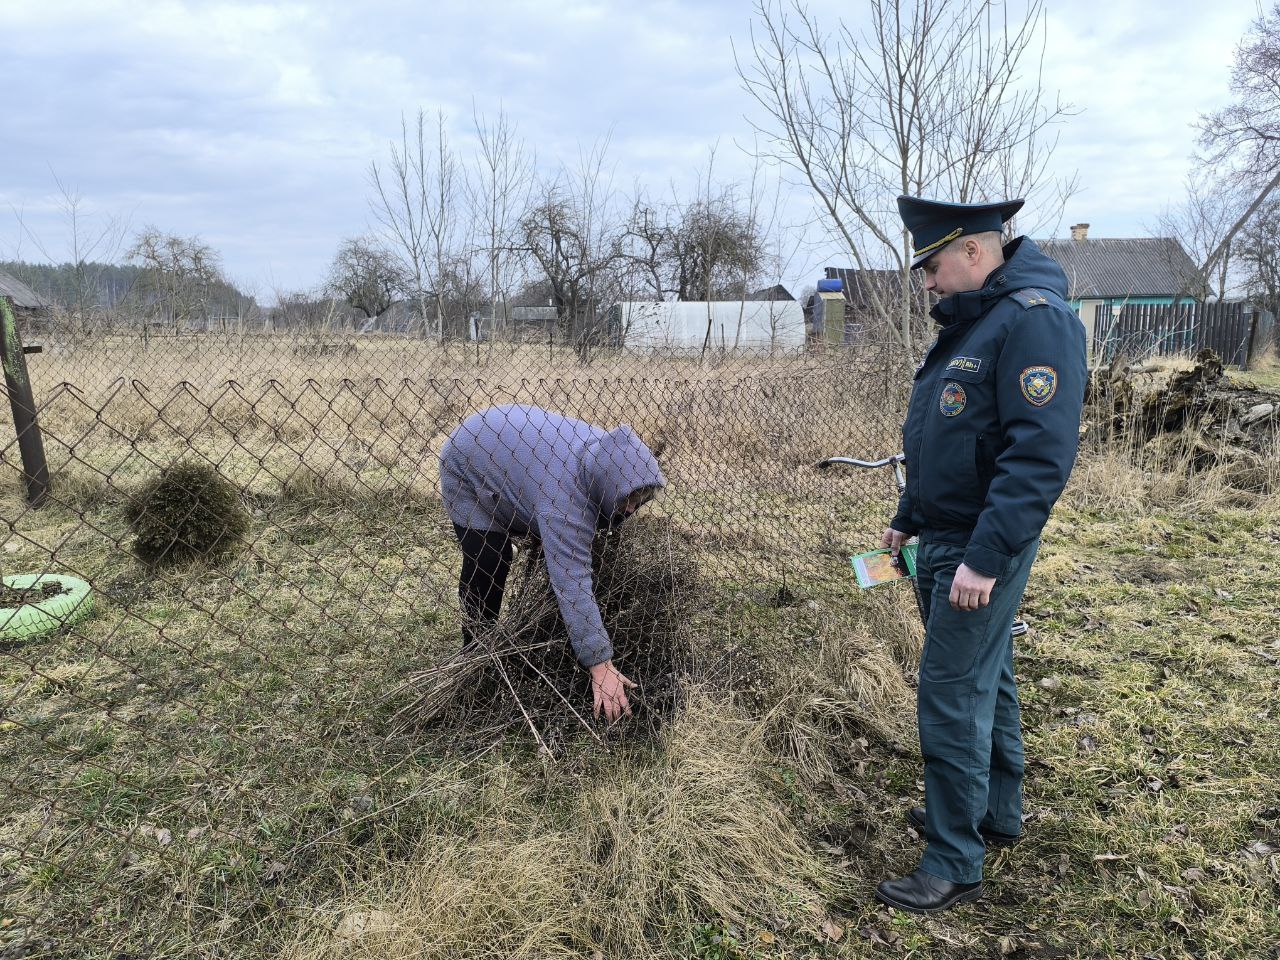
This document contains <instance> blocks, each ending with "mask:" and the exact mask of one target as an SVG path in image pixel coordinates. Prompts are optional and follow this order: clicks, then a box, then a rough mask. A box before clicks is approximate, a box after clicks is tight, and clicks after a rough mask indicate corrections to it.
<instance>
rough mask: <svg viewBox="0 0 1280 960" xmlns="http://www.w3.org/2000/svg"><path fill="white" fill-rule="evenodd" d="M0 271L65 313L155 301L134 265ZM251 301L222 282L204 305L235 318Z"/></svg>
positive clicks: (10, 265)
mask: <svg viewBox="0 0 1280 960" xmlns="http://www.w3.org/2000/svg"><path fill="white" fill-rule="evenodd" d="M0 270H3V271H4V272H5V273H7V274H9V275H10V276H13V277H16V278H17V279H19V280H21V281H22V282H23V283H25V284H26V285H27V286H28V287H30V288H31V289H32V290H34V291H35V292H36V293H37V294H39V295H40V296H41V297H42V298H44V299H45V300H47V301H48V302H49V303H51V304H53V305H55V306H58V307H62V308H63V309H65V310H75V309H81V310H93V309H97V310H116V309H125V310H127V309H129V308H130V307H131V306H132V307H139V308H140V307H145V306H146V305H147V304H149V303H151V302H153V301H154V299H155V293H154V285H153V284H149V283H148V282H147V281H148V270H147V268H146V267H142V266H137V265H135V264H128V263H96V262H86V263H80V264H75V263H57V264H54V263H26V262H25V261H22V260H0ZM253 302H254V300H253V297H251V296H250V295H248V294H246V293H242V292H241V291H240V290H238V289H236V287H235V286H233V285H232V284H230V283H227V282H225V281H223V280H220V279H219V280H215V281H213V282H212V283H211V284H210V289H209V295H208V304H209V306H210V307H211V310H210V312H211V313H212V314H214V315H223V314H231V315H235V314H237V313H238V312H243V310H244V309H245V305H246V304H252V303H253Z"/></svg>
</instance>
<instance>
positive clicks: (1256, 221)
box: [1236, 199, 1280, 314]
mask: <svg viewBox="0 0 1280 960" xmlns="http://www.w3.org/2000/svg"><path fill="white" fill-rule="evenodd" d="M1239 236H1240V238H1241V243H1240V244H1239V252H1238V253H1237V254H1236V260H1237V268H1238V273H1239V277H1240V282H1241V285H1242V286H1243V288H1244V292H1245V295H1246V296H1248V298H1249V299H1250V301H1252V302H1253V303H1254V304H1256V305H1257V306H1259V307H1262V308H1263V309H1264V310H1269V311H1270V312H1271V313H1273V314H1280V202H1278V201H1276V200H1275V199H1272V200H1270V201H1268V202H1267V203H1264V204H1263V205H1262V206H1261V207H1260V208H1259V209H1258V211H1257V212H1256V213H1255V214H1254V215H1253V216H1252V217H1251V218H1250V219H1249V221H1248V222H1247V223H1246V224H1245V225H1244V227H1243V228H1242V229H1241V231H1240V234H1239Z"/></svg>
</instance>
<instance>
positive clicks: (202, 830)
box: [187, 827, 209, 840]
mask: <svg viewBox="0 0 1280 960" xmlns="http://www.w3.org/2000/svg"><path fill="white" fill-rule="evenodd" d="M208 832H209V828H208V827H192V828H191V829H190V830H188V831H187V839H188V840H199V839H200V838H201V837H203V836H204V835H205V834H206V833H208Z"/></svg>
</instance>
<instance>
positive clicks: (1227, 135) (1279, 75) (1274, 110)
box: [1200, 3, 1280, 282]
mask: <svg viewBox="0 0 1280 960" xmlns="http://www.w3.org/2000/svg"><path fill="white" fill-rule="evenodd" d="M1231 92H1232V93H1233V94H1235V97H1236V99H1235V102H1233V103H1232V104H1230V105H1229V106H1226V107H1224V108H1223V109H1221V110H1219V111H1217V112H1215V113H1210V114H1206V115H1204V116H1203V117H1201V119H1200V146H1201V147H1202V148H1203V149H1204V150H1205V155H1204V156H1203V157H1202V158H1201V163H1202V164H1203V166H1204V168H1205V175H1206V176H1208V177H1212V178H1215V179H1217V180H1219V181H1220V182H1221V183H1223V184H1225V185H1228V186H1226V187H1225V189H1231V188H1232V187H1235V188H1237V189H1240V190H1241V191H1242V192H1243V193H1244V194H1246V195H1248V196H1251V197H1252V199H1251V200H1250V201H1249V202H1248V203H1247V204H1242V205H1241V206H1242V207H1243V209H1242V210H1241V211H1239V215H1238V216H1237V217H1236V218H1235V220H1234V221H1233V222H1232V224H1231V226H1230V227H1228V228H1227V229H1226V230H1224V231H1223V232H1222V236H1221V237H1220V238H1219V240H1218V243H1217V244H1216V245H1215V246H1214V247H1213V249H1212V250H1210V251H1209V252H1208V254H1207V255H1206V256H1205V258H1204V259H1203V261H1202V263H1201V268H1200V275H1201V276H1200V279H1201V280H1202V281H1204V282H1207V280H1208V278H1209V276H1210V275H1211V274H1212V272H1213V271H1214V269H1215V268H1216V267H1217V266H1218V264H1219V262H1220V261H1221V260H1225V259H1227V251H1228V250H1229V249H1230V247H1231V243H1232V241H1233V240H1234V239H1235V236H1236V234H1237V233H1239V232H1240V230H1241V229H1243V228H1244V226H1245V224H1247V223H1248V222H1249V221H1250V220H1251V219H1252V218H1253V217H1254V216H1255V215H1256V214H1258V213H1259V211H1261V210H1262V208H1263V205H1264V204H1265V203H1266V201H1267V199H1268V198H1269V197H1270V196H1271V195H1272V193H1273V192H1274V191H1275V190H1276V188H1277V187H1280V3H1275V4H1273V5H1272V6H1271V8H1270V9H1269V10H1268V11H1267V12H1266V13H1264V14H1262V15H1260V16H1259V17H1258V18H1257V19H1256V20H1254V21H1253V24H1252V25H1251V26H1250V29H1249V33H1248V34H1247V35H1246V36H1245V38H1244V39H1243V40H1242V41H1241V42H1240V45H1239V46H1238V47H1237V48H1236V54H1235V65H1234V67H1233V68H1232V71H1231Z"/></svg>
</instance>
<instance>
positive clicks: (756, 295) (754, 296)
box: [743, 283, 795, 301]
mask: <svg viewBox="0 0 1280 960" xmlns="http://www.w3.org/2000/svg"><path fill="white" fill-rule="evenodd" d="M743 299H744V300H775V301H777V300H794V299H795V297H793V296H792V295H791V291H790V290H788V289H787V288H786V287H784V286H783V285H782V284H780V283H775V284H774V285H773V286H772V287H764V288H762V289H760V290H756V291H754V292H752V293H749V294H747V295H746V296H745V297H743Z"/></svg>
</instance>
